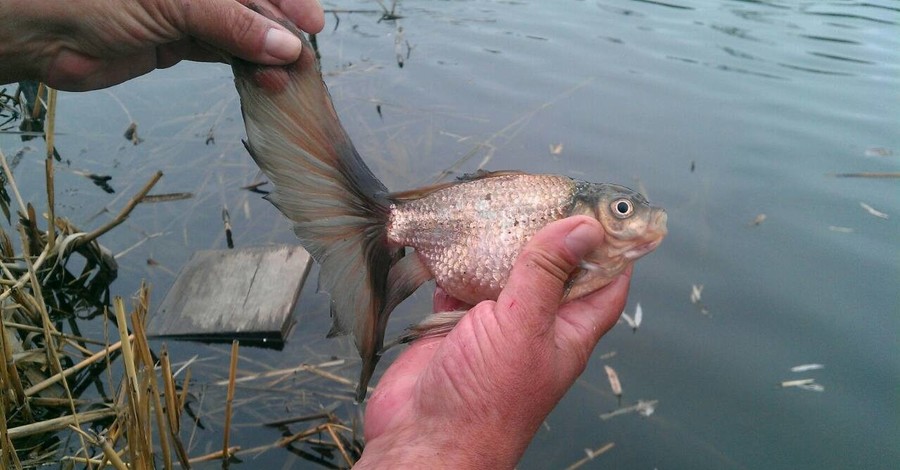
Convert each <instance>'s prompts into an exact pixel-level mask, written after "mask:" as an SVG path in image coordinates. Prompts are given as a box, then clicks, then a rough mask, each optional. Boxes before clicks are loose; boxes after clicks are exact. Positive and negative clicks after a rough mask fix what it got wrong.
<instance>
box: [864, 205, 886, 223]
mask: <svg viewBox="0 0 900 470" xmlns="http://www.w3.org/2000/svg"><path fill="white" fill-rule="evenodd" d="M859 207H862V208H863V209H865V210H866V212H868V213H869V214H872V215H874V216H875V217H878V218H879V219H885V220H887V219H888V215H887V214H885V213H884V212H881V211H879V210H877V209H875V208H874V207H872V206H870V205H868V204H866V203H865V202H860V203H859Z"/></svg>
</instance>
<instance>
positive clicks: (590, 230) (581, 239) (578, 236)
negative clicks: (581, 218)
mask: <svg viewBox="0 0 900 470" xmlns="http://www.w3.org/2000/svg"><path fill="white" fill-rule="evenodd" d="M598 236H599V233H598V232H597V229H595V228H594V227H591V226H590V225H589V224H585V223H583V224H579V225H578V226H577V227H575V228H574V229H572V231H571V232H569V234H568V235H566V247H568V248H569V250H570V251H571V252H572V254H573V255H575V256H577V257H578V259H579V260H580V259H581V258H583V257H584V255H586V254H587V253H588V252H589V251H591V250H592V249H594V248H595V245H596V244H597V242H598V240H597V238H598Z"/></svg>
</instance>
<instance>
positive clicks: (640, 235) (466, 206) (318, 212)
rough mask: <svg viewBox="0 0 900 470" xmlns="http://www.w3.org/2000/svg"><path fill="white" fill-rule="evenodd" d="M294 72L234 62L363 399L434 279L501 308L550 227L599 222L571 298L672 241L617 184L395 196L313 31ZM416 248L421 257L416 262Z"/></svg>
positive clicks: (249, 122)
mask: <svg viewBox="0 0 900 470" xmlns="http://www.w3.org/2000/svg"><path fill="white" fill-rule="evenodd" d="M282 24H284V25H285V27H287V28H288V29H290V30H292V31H295V34H297V35H298V36H299V37H300V38H301V39H302V41H303V52H302V54H301V56H300V58H299V59H298V61H297V62H296V63H294V64H291V65H289V66H284V67H272V66H258V65H253V64H249V63H246V62H243V61H240V60H238V59H234V60H233V61H232V68H233V70H234V74H235V86H236V88H237V90H238V93H239V95H240V98H241V109H242V112H243V116H244V123H245V125H246V130H247V141H246V142H245V145H246V147H247V149H248V151H249V152H250V155H251V156H252V157H253V159H254V160H255V161H256V163H257V164H258V165H259V167H260V168H261V169H262V170H263V172H265V174H266V175H267V176H268V177H269V179H270V180H271V181H272V183H273V184H274V186H275V190H274V191H273V192H272V193H271V194H270V195H269V196H267V198H268V199H269V200H270V201H271V202H272V203H273V204H275V206H276V207H278V209H279V210H281V212H282V213H283V214H284V215H285V216H287V217H288V218H290V219H291V220H292V221H293V222H294V232H295V233H296V234H297V236H298V237H299V239H300V242H301V243H302V244H303V246H304V247H305V248H306V249H307V250H308V251H309V252H310V254H312V256H313V258H315V259H316V261H317V262H318V263H319V264H320V265H321V269H320V274H319V287H320V289H321V290H323V291H325V292H329V293H330V294H331V312H332V317H333V320H334V324H333V327H332V330H331V332H330V333H329V335H330V336H331V335H338V334H347V333H352V334H353V336H354V339H355V343H356V346H357V349H358V350H359V354H360V357H361V358H362V361H363V365H362V372H361V376H360V382H359V387H358V389H357V399H358V400H359V401H362V400H363V399H364V398H365V395H366V390H367V384H368V382H369V380H370V379H371V376H372V373H373V372H374V370H375V365H376V364H377V362H378V359H379V352H380V351H381V349H382V347H383V344H384V332H385V328H386V325H387V320H388V317H389V315H390V313H391V311H392V310H393V309H394V308H395V307H396V306H397V305H398V304H399V303H400V302H402V301H403V300H404V299H405V298H406V297H408V296H409V295H410V294H412V293H413V292H414V291H415V290H416V289H418V287H419V286H420V285H421V284H422V283H424V282H426V281H428V280H429V279H432V278H434V279H435V281H436V283H437V284H438V285H439V286H441V287H442V288H443V289H444V290H446V291H447V293H448V294H450V295H452V296H454V297H456V298H459V299H461V300H463V301H466V302H468V303H473V304H474V303H476V302H478V301H481V300H485V299H496V298H497V295H498V293H499V292H500V290H501V289H502V288H503V286H504V284H505V283H506V280H507V277H508V275H509V272H510V269H511V267H512V264H513V261H514V260H515V259H516V256H517V255H518V254H519V251H520V250H521V248H522V247H523V246H524V244H525V243H526V242H527V241H528V240H529V239H530V238H531V237H532V236H533V235H534V234H535V233H536V232H537V231H538V230H539V229H540V228H541V227H543V226H545V225H547V224H549V223H550V222H553V221H555V220H559V219H562V218H565V217H568V216H572V215H576V214H585V215H589V216H592V217H596V218H597V219H598V220H599V221H600V222H601V223H602V224H603V226H604V229H605V230H606V235H607V238H606V240H607V242H606V243H605V244H604V246H603V247H601V249H599V250H597V251H596V252H595V253H592V254H590V255H589V256H587V257H586V260H585V262H584V263H583V266H582V269H579V271H578V272H577V273H575V274H574V275H573V277H572V279H571V280H570V287H569V290H568V294H567V300H568V299H574V298H577V297H580V296H583V295H586V294H588V293H590V292H593V291H594V290H596V289H598V288H600V287H602V286H604V285H606V284H608V283H609V282H610V281H611V280H612V279H613V278H615V276H616V275H618V274H619V273H621V272H622V271H623V270H624V269H625V268H626V267H627V266H628V265H630V264H631V263H632V262H634V260H636V259H637V258H639V257H641V256H643V255H644V254H646V253H648V252H650V251H652V250H653V249H654V248H656V247H657V246H658V245H659V243H660V242H661V241H662V239H663V237H664V236H665V235H666V213H665V211H664V210H663V209H660V208H657V207H653V206H650V205H649V204H648V202H647V200H646V199H645V198H644V197H643V196H641V195H640V194H638V193H636V192H634V191H632V190H630V189H628V188H625V187H623V186H618V185H614V184H596V183H587V182H582V181H577V180H573V179H571V178H568V177H565V176H557V175H531V174H525V173H522V172H515V171H505V172H493V173H481V174H477V175H474V176H471V177H468V178H465V179H463V180H460V181H456V182H450V183H444V184H439V185H435V186H431V187H427V188H419V189H415V190H412V191H406V192H402V193H390V192H388V190H387V188H386V187H385V186H384V185H383V184H382V183H381V182H380V181H379V180H378V179H377V178H376V177H375V176H374V175H373V174H372V172H371V170H369V168H368V167H367V166H366V164H365V163H364V162H363V160H362V158H361V157H360V156H359V154H358V153H357V151H356V149H355V148H354V146H353V144H352V143H351V141H350V138H349V137H348V135H347V133H346V131H345V130H344V128H343V127H342V126H341V123H340V121H339V120H338V116H337V113H336V112H335V110H334V105H333V104H332V102H331V97H330V95H329V93H328V90H327V88H326V86H325V84H324V83H323V81H322V75H321V72H320V70H319V68H318V64H317V62H316V58H315V54H314V51H313V48H312V47H311V46H310V45H309V43H308V42H307V41H306V39H305V38H304V37H303V34H302V33H300V32H299V31H296V29H295V28H294V27H293V25H290V24H288V23H282ZM408 248H412V249H413V250H415V251H409V250H408Z"/></svg>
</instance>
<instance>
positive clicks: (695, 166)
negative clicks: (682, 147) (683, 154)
mask: <svg viewBox="0 0 900 470" xmlns="http://www.w3.org/2000/svg"><path fill="white" fill-rule="evenodd" d="M696 168H697V165H696V164H695V162H694V161H693V160H691V173H693V172H694V170H695V169H696Z"/></svg>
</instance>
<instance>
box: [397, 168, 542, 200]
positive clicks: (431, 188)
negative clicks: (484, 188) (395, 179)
mask: <svg viewBox="0 0 900 470" xmlns="http://www.w3.org/2000/svg"><path fill="white" fill-rule="evenodd" d="M522 174H525V172H523V171H519V170H498V171H484V170H478V171H476V172H475V173H466V174H465V175H462V176H460V177H459V178H457V179H456V180H454V181H447V182H444V183H437V184H431V185H428V186H422V187H419V188H415V189H410V190H408V191H399V192H396V193H390V194H388V195H387V199H388V200H390V201H393V202H407V201H415V200H416V199H422V198H423V197H425V196H428V195H430V194H433V193H435V192H437V191H440V190H442V189H447V188H449V187H451V186H456V185H458V184H462V183H469V182H472V181H478V180H483V179H488V178H499V177H501V176H513V175H522Z"/></svg>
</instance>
